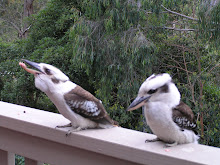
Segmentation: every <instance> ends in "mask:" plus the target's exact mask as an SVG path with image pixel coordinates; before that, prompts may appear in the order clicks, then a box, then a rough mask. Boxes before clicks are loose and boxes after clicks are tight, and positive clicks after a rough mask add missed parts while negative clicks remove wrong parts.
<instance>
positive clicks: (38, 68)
mask: <svg viewBox="0 0 220 165" xmlns="http://www.w3.org/2000/svg"><path fill="white" fill-rule="evenodd" d="M22 61H24V62H26V63H27V64H28V65H30V66H32V67H34V68H36V69H37V70H38V71H37V70H33V69H30V68H28V67H27V66H26V65H25V63H23V62H19V65H20V66H21V67H22V68H23V69H24V70H26V71H27V72H29V73H31V74H39V73H42V71H41V68H40V66H39V64H38V63H36V62H32V61H29V60H22Z"/></svg>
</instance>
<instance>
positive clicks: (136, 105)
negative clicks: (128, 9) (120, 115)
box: [127, 96, 151, 111]
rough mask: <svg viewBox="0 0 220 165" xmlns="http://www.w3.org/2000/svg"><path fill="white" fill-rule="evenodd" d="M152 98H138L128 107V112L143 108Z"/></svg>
mask: <svg viewBox="0 0 220 165" xmlns="http://www.w3.org/2000/svg"><path fill="white" fill-rule="evenodd" d="M150 97H151V96H142V97H137V98H136V99H134V101H133V102H132V103H131V104H130V106H129V107H128V109H127V111H133V110H135V109H138V108H140V107H142V106H143V105H144V104H145V103H146V102H147V101H148V100H149V99H150Z"/></svg>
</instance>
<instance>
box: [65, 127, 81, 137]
mask: <svg viewBox="0 0 220 165" xmlns="http://www.w3.org/2000/svg"><path fill="white" fill-rule="evenodd" d="M81 130H83V129H82V128H81V127H77V128H73V129H69V130H68V131H67V133H66V137H67V136H69V135H70V134H71V133H73V132H78V131H81Z"/></svg>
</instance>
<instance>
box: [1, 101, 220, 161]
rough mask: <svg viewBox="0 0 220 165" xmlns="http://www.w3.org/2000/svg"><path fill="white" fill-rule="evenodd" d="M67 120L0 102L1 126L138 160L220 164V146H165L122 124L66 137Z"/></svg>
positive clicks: (84, 148) (55, 115) (73, 145)
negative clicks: (123, 126)
mask: <svg viewBox="0 0 220 165" xmlns="http://www.w3.org/2000/svg"><path fill="white" fill-rule="evenodd" d="M68 123H69V121H68V120H67V119H65V118H64V117H63V116H62V115H60V114H55V113H51V112H47V111H43V110H38V109H34V108H28V107H24V106H20V105H15V104H10V103H6V102H0V127H2V128H7V129H9V130H12V131H16V132H20V133H23V134H28V135H31V136H34V137H38V138H42V139H47V140H49V141H53V142H56V143H60V144H63V145H68V146H71V147H77V148H80V149H83V150H88V151H90V152H94V153H97V154H103V155H107V156H111V157H115V158H117V159H122V160H126V161H129V162H134V163H136V164H152V165H153V164H169V165H172V164H177V163H178V165H181V164H192V165H196V164H210V165H217V164H220V156H219V155H220V149H219V148H215V147H210V146H204V145H196V144H185V145H178V146H175V147H171V148H164V147H163V146H164V143H162V142H155V143H145V140H146V139H147V138H148V139H149V138H155V136H154V135H151V134H147V133H142V132H138V131H134V130H129V129H125V128H120V127H115V128H112V129H91V130H84V131H80V132H75V133H72V134H70V135H69V136H67V137H66V136H65V135H66V133H67V130H68V128H64V129H55V127H56V126H57V125H64V124H68ZM0 134H1V132H0ZM0 140H1V139H0ZM0 149H1V145H0Z"/></svg>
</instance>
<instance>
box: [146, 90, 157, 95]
mask: <svg viewBox="0 0 220 165" xmlns="http://www.w3.org/2000/svg"><path fill="white" fill-rule="evenodd" d="M156 91H157V89H151V90H149V91H148V92H147V93H148V94H153V93H155V92H156Z"/></svg>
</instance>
